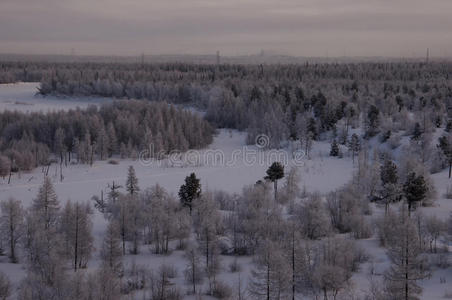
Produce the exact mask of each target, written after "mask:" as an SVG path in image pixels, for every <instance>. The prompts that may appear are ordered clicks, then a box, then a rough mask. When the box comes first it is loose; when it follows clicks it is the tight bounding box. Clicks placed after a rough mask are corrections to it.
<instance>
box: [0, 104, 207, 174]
mask: <svg viewBox="0 0 452 300" xmlns="http://www.w3.org/2000/svg"><path fill="white" fill-rule="evenodd" d="M212 134H213V129H212V127H211V126H210V125H209V124H208V123H207V122H206V121H204V120H203V119H202V118H200V117H199V116H197V115H195V114H193V113H191V112H188V111H186V110H182V109H180V108H176V107H174V106H172V105H168V104H166V103H149V102H143V101H128V102H124V101H116V102H113V103H111V104H105V105H102V106H101V107H97V106H90V107H89V108H87V109H76V110H69V111H58V112H48V113H42V112H37V113H22V112H17V111H15V112H11V111H4V112H1V113H0V151H1V156H0V170H1V175H2V176H5V175H7V174H8V173H9V171H13V172H15V171H19V170H30V169H32V168H35V167H37V166H39V165H48V164H49V163H50V162H51V160H52V157H53V159H56V160H58V161H60V163H63V162H65V163H68V162H73V161H76V162H79V163H90V164H92V162H93V161H94V160H96V159H100V160H103V159H107V158H109V157H112V156H114V155H120V156H121V157H122V158H125V157H132V158H137V156H138V154H139V151H142V150H149V151H148V152H146V156H151V155H153V156H155V157H157V156H158V155H161V156H164V155H165V154H167V153H168V152H170V151H173V150H175V151H186V150H188V149H193V148H202V147H205V146H207V145H208V144H210V143H211V142H212ZM52 154H54V155H53V156H52Z"/></svg>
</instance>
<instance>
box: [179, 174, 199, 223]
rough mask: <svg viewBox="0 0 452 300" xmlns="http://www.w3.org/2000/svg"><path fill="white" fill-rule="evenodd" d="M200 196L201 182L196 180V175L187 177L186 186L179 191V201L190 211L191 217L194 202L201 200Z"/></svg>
mask: <svg viewBox="0 0 452 300" xmlns="http://www.w3.org/2000/svg"><path fill="white" fill-rule="evenodd" d="M200 195H201V184H200V180H199V179H198V178H196V175H195V173H191V174H190V175H189V176H187V177H185V184H183V185H182V186H181V187H180V189H179V199H180V201H181V203H182V206H185V207H188V208H189V209H190V215H191V213H192V210H193V201H194V200H195V199H197V198H199V196H200Z"/></svg>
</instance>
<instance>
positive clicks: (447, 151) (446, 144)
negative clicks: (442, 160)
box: [438, 136, 452, 178]
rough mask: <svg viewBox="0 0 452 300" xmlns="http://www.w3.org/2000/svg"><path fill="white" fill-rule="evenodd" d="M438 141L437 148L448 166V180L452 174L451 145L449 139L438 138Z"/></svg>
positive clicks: (444, 137)
mask: <svg viewBox="0 0 452 300" xmlns="http://www.w3.org/2000/svg"><path fill="white" fill-rule="evenodd" d="M438 141H439V144H438V147H439V148H440V149H441V151H442V152H443V154H444V156H445V157H446V160H447V162H448V164H449V178H450V177H451V174H452V143H451V142H450V138H448V137H446V136H442V137H440V138H439V139H438Z"/></svg>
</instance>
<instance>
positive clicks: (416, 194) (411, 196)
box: [403, 172, 428, 215]
mask: <svg viewBox="0 0 452 300" xmlns="http://www.w3.org/2000/svg"><path fill="white" fill-rule="evenodd" d="M427 192H428V187H427V184H426V183H425V179H424V176H422V175H419V176H417V175H416V173H414V172H412V173H410V174H408V177H407V179H406V181H405V184H404V185H403V193H404V196H405V199H406V201H407V203H408V215H410V213H411V210H412V209H414V208H415V207H416V205H417V204H418V203H420V202H421V201H423V200H424V199H425V198H426V195H427Z"/></svg>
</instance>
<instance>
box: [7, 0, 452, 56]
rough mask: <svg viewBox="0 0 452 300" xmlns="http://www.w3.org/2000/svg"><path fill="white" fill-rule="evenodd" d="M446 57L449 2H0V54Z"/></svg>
mask: <svg viewBox="0 0 452 300" xmlns="http://www.w3.org/2000/svg"><path fill="white" fill-rule="evenodd" d="M427 47H429V48H430V51H431V53H432V55H435V56H444V55H447V56H452V0H0V52H1V53H27V54H28V53H52V54H70V53H71V48H74V49H75V52H76V54H97V55H102V54H108V55H111V54H115V55H137V54H139V53H142V52H144V53H146V54H211V53H215V51H216V50H220V51H221V54H224V55H237V54H252V53H258V52H259V51H260V50H261V49H264V50H265V51H267V52H277V53H282V54H289V55H296V56H326V55H329V56H342V55H346V56H374V55H376V56H395V57H400V56H413V55H415V56H421V55H425V52H426V49H427Z"/></svg>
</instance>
